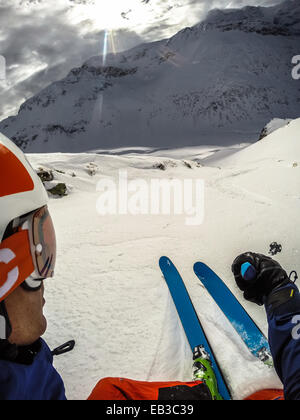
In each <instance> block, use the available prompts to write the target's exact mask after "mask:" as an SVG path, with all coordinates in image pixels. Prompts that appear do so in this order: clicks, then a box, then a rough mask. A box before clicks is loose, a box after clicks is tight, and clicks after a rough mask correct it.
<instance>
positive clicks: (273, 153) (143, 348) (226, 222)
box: [28, 119, 300, 399]
mask: <svg viewBox="0 0 300 420" xmlns="http://www.w3.org/2000/svg"><path fill="white" fill-rule="evenodd" d="M299 130H300V119H298V120H295V121H292V122H291V123H290V124H289V125H287V126H285V127H283V128H280V129H279V130H277V131H274V132H273V133H272V134H270V135H269V136H267V137H265V138H264V139H263V140H262V141H260V142H258V143H256V144H254V145H251V146H249V147H247V148H243V149H241V150H239V151H236V150H235V151H231V156H227V157H225V158H223V159H220V158H217V157H216V156H218V154H215V160H213V157H210V158H207V159H209V160H205V159H202V165H200V164H199V160H189V161H186V160H185V161H183V160H182V159H180V158H179V156H177V158H176V159H171V158H169V157H164V156H162V157H159V156H156V155H151V154H148V155H147V154H144V155H139V154H129V155H126V154H124V155H122V156H112V155H102V154H60V153H57V154H30V155H28V158H29V159H30V161H31V163H32V164H33V166H34V167H36V168H38V167H40V166H43V167H44V168H52V169H54V170H56V171H55V172H54V173H55V178H56V179H58V180H61V181H63V182H66V183H67V184H68V185H69V191H70V193H69V195H68V196H67V197H64V198H62V199H51V200H50V209H51V213H52V215H53V219H54V222H55V226H56V230H57V239H58V264H57V269H56V275H55V278H54V279H53V280H49V281H47V282H46V285H45V286H46V296H45V298H46V305H45V312H46V315H47V318H48V330H47V332H46V334H45V338H46V340H47V341H48V343H49V345H50V346H51V347H56V346H57V345H59V344H61V343H63V342H65V341H67V340H68V339H71V338H74V339H76V342H77V344H76V348H75V349H74V350H73V352H71V353H68V354H66V355H63V356H59V357H57V358H55V365H56V367H57V369H58V370H59V371H60V373H61V374H62V376H63V378H64V381H65V384H66V389H67V396H68V398H69V399H85V398H86V397H87V396H88V395H89V393H90V392H91V390H92V388H93V386H94V385H95V384H96V382H97V381H98V380H99V379H100V378H103V377H105V376H123V377H130V378H133V379H138V380H174V379H177V380H190V379H191V375H192V371H191V365H192V361H191V353H190V350H189V347H188V344H187V342H186V339H185V336H184V333H183V331H182V328H181V326H180V324H179V322H178V318H177V314H176V310H175V308H174V306H173V304H172V301H171V299H170V297H169V294H168V291H167V287H166V285H165V283H164V281H163V279H162V275H161V273H160V270H159V267H158V259H159V257H160V256H161V255H167V256H169V257H170V258H172V260H173V261H174V263H175V264H176V266H177V267H178V270H179V271H180V273H181V274H182V275H183V277H184V279H185V281H186V284H187V287H188V289H189V291H190V294H191V296H192V298H193V300H194V303H195V307H196V309H197V311H198V313H199V316H200V317H201V319H202V320H203V322H204V324H205V327H206V329H207V333H208V336H209V339H210V340H211V342H212V343H213V346H214V348H215V351H216V355H217V357H218V359H219V360H220V363H221V365H222V366H223V367H224V372H225V375H226V377H227V378H228V379H229V381H230V383H231V386H232V390H233V395H234V398H236V399H241V398H243V397H245V396H246V395H248V394H249V393H251V392H253V391H255V390H257V389H260V388H263V387H277V386H280V383H279V380H278V378H277V377H276V374H275V373H274V372H273V371H272V370H271V369H269V368H267V367H265V366H263V365H262V364H261V363H260V362H258V361H256V360H255V359H254V358H253V357H252V356H251V354H250V353H249V352H248V350H247V349H246V348H245V347H244V344H243V343H242V342H241V340H240V339H239V337H238V336H237V334H236V333H235V331H234V330H233V329H232V327H231V326H230V325H229V323H228V322H227V320H226V319H225V318H224V317H223V315H222V313H220V311H219V309H218V308H217V307H216V305H215V304H214V303H213V302H212V300H211V299H210V297H209V296H208V294H207V293H206V292H205V290H204V289H203V288H202V287H201V286H200V283H199V281H198V280H197V279H196V277H195V275H194V274H193V264H194V262H196V261H197V260H203V261H205V262H206V263H207V264H209V265H210V266H212V267H213V268H214V269H215V271H216V272H217V273H218V274H219V275H220V276H221V277H222V278H223V279H224V281H225V282H226V283H227V284H228V286H229V287H230V288H231V289H232V290H233V292H234V293H235V294H236V296H237V297H238V298H239V299H240V300H241V301H242V297H241V293H240V291H239V290H238V289H237V287H236V286H235V284H234V280H233V277H232V274H231V270H230V267H231V263H232V261H233V259H234V258H235V256H236V255H237V254H239V253H241V252H244V251H247V250H252V251H257V252H263V253H267V252H268V249H269V244H270V243H271V242H273V241H277V242H279V243H281V244H282V246H283V250H282V253H281V254H278V256H277V259H278V261H279V262H280V263H282V264H283V266H284V267H285V268H286V270H287V271H289V270H293V269H296V270H298V271H299V270H300V267H299V243H300V231H299V229H298V226H299V222H300V220H299V214H300V212H299V209H300V196H299V191H300V177H299V170H300V147H299ZM189 152H190V155H193V156H197V152H198V151H197V149H195V150H194V153H192V151H191V150H190V151H189ZM202 152H203V151H202V150H200V151H199V155H200V156H201V154H202ZM91 163H92V164H93V168H94V169H95V170H96V173H95V175H94V176H91V175H89V168H90V167H91ZM159 163H164V165H165V170H160V169H154V166H155V167H156V168H158V165H157V164H159ZM187 163H188V164H189V165H188V164H187ZM120 169H123V170H125V169H126V170H127V171H128V177H129V179H130V180H131V179H136V178H141V179H144V180H146V181H147V182H149V181H150V179H152V178H166V179H179V180H184V179H194V180H196V179H203V180H204V181H205V218H204V222H203V224H202V225H199V226H193V227H191V226H187V225H186V224H185V216H184V215H172V214H171V215H151V214H150V215H139V216H132V215H115V216H114V215H111V216H100V215H99V214H98V213H97V211H96V202H97V199H98V198H99V191H96V184H97V182H98V181H99V180H101V179H102V180H103V179H115V180H117V178H118V174H119V170H120ZM57 170H58V171H60V172H57ZM62 171H63V172H64V173H62ZM74 173H75V174H76V176H74ZM242 302H243V301H242ZM243 304H244V305H245V307H246V309H247V310H248V311H249V313H251V315H252V316H253V317H254V319H255V320H256V321H257V323H258V324H259V326H260V327H261V328H262V329H263V330H264V331H265V332H266V328H267V326H266V319H265V314H264V309H263V308H261V307H257V306H255V305H253V304H250V303H247V302H243Z"/></svg>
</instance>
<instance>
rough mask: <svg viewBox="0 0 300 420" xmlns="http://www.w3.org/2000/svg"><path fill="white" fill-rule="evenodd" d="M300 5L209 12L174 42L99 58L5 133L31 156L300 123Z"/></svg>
mask: <svg viewBox="0 0 300 420" xmlns="http://www.w3.org/2000/svg"><path fill="white" fill-rule="evenodd" d="M299 27H300V3H299V1H298V0H287V1H285V2H283V3H282V4H281V5H278V6H276V7H268V8H266V7H245V8H243V9H225V10H215V11H213V12H211V13H210V14H209V15H208V17H207V19H206V20H205V21H204V22H201V23H200V24H198V25H195V26H194V27H192V28H185V29H183V30H182V31H180V32H179V33H177V34H176V35H175V36H173V37H172V38H170V39H165V40H162V41H158V42H153V43H150V44H143V45H139V46H138V47H135V48H133V49H132V50H129V51H124V52H120V53H118V54H116V55H113V54H110V55H108V56H107V57H102V56H96V57H92V58H91V59H89V60H88V61H87V62H85V63H84V64H83V65H82V66H81V67H79V68H74V69H72V70H71V71H70V72H69V74H68V75H67V76H66V77H65V78H64V79H62V80H59V81H56V82H54V83H52V84H51V85H49V86H47V87H46V88H45V89H43V90H42V91H41V92H39V93H38V94H36V95H35V96H34V97H32V98H30V99H28V100H27V101H25V102H24V103H23V104H22V105H21V107H20V110H19V113H18V115H17V116H13V117H9V118H8V119H6V120H4V121H2V122H1V123H0V131H1V132H3V134H6V135H8V136H9V137H10V138H12V139H13V140H14V141H15V142H16V143H17V144H18V145H19V146H21V147H22V148H23V149H24V150H26V151H27V152H42V153H43V152H59V151H61V152H70V151H72V152H83V151H84V152H85V151H87V150H89V151H90V150H93V149H101V148H106V149H111V148H120V147H128V146H131V147H132V146H143V147H160V148H162V147H169V148H170V147H172V148H174V147H182V146H183V145H184V146H190V145H212V144H217V145H218V146H224V145H226V146H227V145H232V144H236V143H238V142H239V143H240V142H248V143H249V142H253V141H256V140H257V139H258V136H259V133H260V132H261V129H262V128H263V127H264V126H265V124H266V123H267V122H269V121H270V120H271V119H273V118H275V117H276V118H297V117H298V116H299V111H300V104H299V93H300V87H299V83H298V82H297V81H296V80H293V78H292V76H291V72H292V68H293V66H292V63H291V60H292V57H293V56H295V55H296V54H298V53H299V44H300V43H299V37H300V30H299Z"/></svg>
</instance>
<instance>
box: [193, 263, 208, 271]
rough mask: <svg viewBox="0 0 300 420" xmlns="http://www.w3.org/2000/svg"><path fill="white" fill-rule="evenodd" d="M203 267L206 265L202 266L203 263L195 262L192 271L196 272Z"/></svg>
mask: <svg viewBox="0 0 300 420" xmlns="http://www.w3.org/2000/svg"><path fill="white" fill-rule="evenodd" d="M203 267H206V264H204V263H203V262H200V261H197V262H196V263H195V264H194V271H198V270H200V269H201V268H203Z"/></svg>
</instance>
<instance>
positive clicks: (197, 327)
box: [159, 257, 231, 400]
mask: <svg viewBox="0 0 300 420" xmlns="http://www.w3.org/2000/svg"><path fill="white" fill-rule="evenodd" d="M159 266H160V269H161V271H162V273H163V275H164V277H165V280H166V283H167V285H168V288H169V290H170V293H171V296H172V298H173V301H174V304H175V306H176V309H177V312H178V315H179V318H180V321H181V323H182V326H183V329H184V331H185V334H186V337H187V339H188V342H189V344H190V347H191V350H192V351H194V350H195V348H199V347H200V348H201V349H203V350H204V351H205V353H206V354H207V357H208V359H209V361H210V363H211V367H212V370H213V372H214V375H215V377H216V382H217V387H218V390H219V393H220V394H221V396H222V398H223V399H224V400H230V399H231V396H230V391H229V389H228V387H227V384H226V381H225V379H224V377H223V374H222V372H221V369H220V367H219V365H218V362H217V359H216V357H215V355H214V353H213V351H212V348H211V346H210V344H209V342H208V339H207V337H206V335H205V332H204V329H203V327H202V325H201V322H200V320H199V318H198V315H197V313H196V311H195V308H194V305H193V303H192V301H191V298H190V296H189V293H188V291H187V289H186V287H185V284H184V282H183V280H182V278H181V276H180V274H179V273H178V271H177V269H176V267H175V266H174V264H173V263H172V261H171V260H170V259H169V258H167V257H161V258H160V260H159Z"/></svg>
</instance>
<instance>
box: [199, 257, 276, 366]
mask: <svg viewBox="0 0 300 420" xmlns="http://www.w3.org/2000/svg"><path fill="white" fill-rule="evenodd" d="M194 272H195V274H196V276H197V277H198V278H199V280H200V281H201V282H202V284H203V285H204V286H205V288H206V290H207V291H208V292H209V294H210V295H211V296H212V298H213V299H214V301H215V302H216V303H217V305H218V306H219V308H220V309H221V310H222V312H223V313H224V315H225V316H226V317H227V318H228V320H229V321H230V323H231V324H232V326H233V327H234V329H235V330H236V331H237V333H238V334H239V336H240V337H241V338H242V340H243V341H244V343H245V344H246V346H247V347H248V349H249V350H250V352H251V353H252V354H253V355H254V356H255V357H257V358H258V359H260V360H261V361H262V362H263V363H265V364H266V365H268V366H273V360H272V356H271V352H270V347H269V343H268V340H267V338H266V337H265V335H264V334H263V332H262V331H261V330H260V329H259V327H258V326H257V325H256V323H255V322H254V321H253V319H252V318H251V316H250V315H249V314H248V313H247V312H246V310H245V309H244V307H243V306H242V305H241V304H240V303H239V301H238V300H237V299H236V297H235V296H234V295H233V293H232V292H231V291H230V290H229V288H228V287H227V286H226V285H225V283H224V282H223V281H222V280H221V279H220V277H219V276H218V275H217V274H216V273H215V272H214V271H213V270H212V269H211V268H210V267H208V266H207V265H206V264H204V263H202V262H197V263H196V264H195V265H194Z"/></svg>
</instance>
